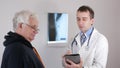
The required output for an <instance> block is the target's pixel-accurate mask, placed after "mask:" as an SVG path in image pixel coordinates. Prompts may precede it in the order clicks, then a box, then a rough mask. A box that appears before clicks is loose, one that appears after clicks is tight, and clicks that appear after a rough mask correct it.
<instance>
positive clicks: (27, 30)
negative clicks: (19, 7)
mask: <svg viewBox="0 0 120 68" xmlns="http://www.w3.org/2000/svg"><path fill="white" fill-rule="evenodd" d="M24 25H25V26H24V28H23V32H24V33H23V35H24V37H25V38H26V39H27V40H28V41H32V40H34V37H35V35H36V34H37V33H38V20H37V19H36V18H32V17H30V19H29V23H28V24H24Z"/></svg>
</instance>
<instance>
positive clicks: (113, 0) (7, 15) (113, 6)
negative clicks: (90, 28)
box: [0, 0, 120, 68]
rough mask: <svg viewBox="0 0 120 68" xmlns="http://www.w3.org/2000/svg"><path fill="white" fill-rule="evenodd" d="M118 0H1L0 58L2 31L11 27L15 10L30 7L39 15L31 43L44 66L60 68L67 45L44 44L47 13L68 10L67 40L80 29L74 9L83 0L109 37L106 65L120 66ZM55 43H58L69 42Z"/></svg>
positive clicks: (97, 23)
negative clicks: (38, 30) (36, 32)
mask: <svg viewBox="0 0 120 68" xmlns="http://www.w3.org/2000/svg"><path fill="white" fill-rule="evenodd" d="M119 3H120V1H119V0H0V24H1V25H0V61H1V60H2V54H3V50H4V46H3V44H2V43H3V41H4V35H5V34H6V33H7V32H8V31H10V30H12V18H13V16H14V13H15V12H17V11H20V10H22V9H30V10H33V11H35V12H36V13H38V14H39V16H40V25H39V26H40V32H39V33H38V35H37V36H36V39H35V40H34V41H33V42H32V44H33V45H34V46H35V47H36V48H37V50H38V52H39V53H40V55H41V57H42V59H43V62H44V63H45V65H46V68H62V64H61V57H62V55H63V54H64V53H65V49H66V46H62V47H49V46H48V45H47V24H48V23H47V13H48V12H65V13H68V14H69V32H68V33H69V36H68V37H69V41H70V39H71V38H72V37H73V36H74V35H75V34H76V33H77V32H78V31H79V30H78V28H77V25H76V17H75V15H76V14H75V13H76V10H77V8H78V7H79V6H81V5H83V4H85V5H89V6H91V7H92V8H93V9H94V11H95V19H96V21H95V27H96V28H97V29H98V30H99V31H100V32H101V33H103V34H104V35H105V36H106V37H107V38H108V40H109V57H108V64H107V68H119V67H120V64H119V63H120V59H119V58H120V55H119V49H120V45H119V39H120V36H119V35H120V30H119V29H120V27H119V25H120V23H119V22H120V21H119V19H120V13H119V12H120V8H119V6H120V5H119ZM68 44H69V43H66V44H56V45H58V46H61V45H68Z"/></svg>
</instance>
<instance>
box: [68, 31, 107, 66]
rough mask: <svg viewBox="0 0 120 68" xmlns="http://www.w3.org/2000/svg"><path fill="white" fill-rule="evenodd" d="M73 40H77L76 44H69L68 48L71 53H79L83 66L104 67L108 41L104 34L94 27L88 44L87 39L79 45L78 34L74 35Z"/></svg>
mask: <svg viewBox="0 0 120 68" xmlns="http://www.w3.org/2000/svg"><path fill="white" fill-rule="evenodd" d="M75 40H76V41H77V45H76V44H75V43H74V44H73V47H71V45H70V46H69V49H71V50H72V52H73V53H79V54H80V57H81V59H82V61H83V66H84V68H106V64H107V57H108V41H107V39H106V37H105V36H104V35H102V34H100V33H99V32H98V31H97V30H96V29H94V30H93V33H92V35H91V38H90V41H89V45H88V46H87V43H88V39H87V40H86V41H85V43H84V44H83V45H82V46H81V43H80V34H78V35H77V36H76V37H75Z"/></svg>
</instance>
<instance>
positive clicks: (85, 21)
mask: <svg viewBox="0 0 120 68" xmlns="http://www.w3.org/2000/svg"><path fill="white" fill-rule="evenodd" d="M93 22H94V19H91V18H90V13H89V11H86V12H81V11H77V24H78V27H79V29H80V30H81V31H82V32H84V33H85V32H86V31H87V30H88V29H89V28H90V27H91V26H92V24H93Z"/></svg>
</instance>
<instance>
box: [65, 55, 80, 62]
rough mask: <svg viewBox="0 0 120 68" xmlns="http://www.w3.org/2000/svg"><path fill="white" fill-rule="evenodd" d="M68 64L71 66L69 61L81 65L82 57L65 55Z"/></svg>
mask: <svg viewBox="0 0 120 68" xmlns="http://www.w3.org/2000/svg"><path fill="white" fill-rule="evenodd" d="M64 57H65V61H66V63H68V64H70V63H69V62H68V61H67V59H69V60H71V61H72V62H74V63H76V64H79V63H80V55H79V54H67V55H64Z"/></svg>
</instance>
